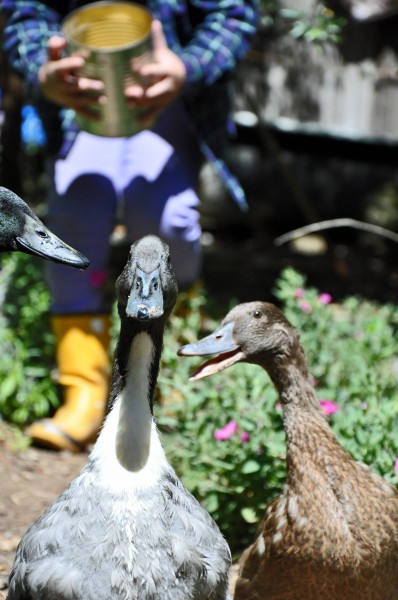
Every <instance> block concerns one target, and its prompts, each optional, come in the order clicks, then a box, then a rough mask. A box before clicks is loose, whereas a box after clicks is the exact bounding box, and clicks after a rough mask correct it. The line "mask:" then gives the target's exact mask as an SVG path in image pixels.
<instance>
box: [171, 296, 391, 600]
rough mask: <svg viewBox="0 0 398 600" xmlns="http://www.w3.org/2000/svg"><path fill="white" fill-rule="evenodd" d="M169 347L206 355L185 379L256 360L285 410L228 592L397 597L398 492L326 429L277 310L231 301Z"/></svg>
mask: <svg viewBox="0 0 398 600" xmlns="http://www.w3.org/2000/svg"><path fill="white" fill-rule="evenodd" d="M178 353H179V354H180V355H182V356H204V355H210V356H211V358H210V359H209V360H208V361H207V362H206V363H205V364H203V365H202V366H200V367H199V368H198V369H197V371H196V373H195V374H194V375H193V376H192V377H191V379H193V380H198V379H201V378H203V377H207V376H209V375H212V374H214V373H218V372H220V371H222V370H224V369H226V368H228V367H230V366H232V365H234V364H235V363H238V362H249V363H253V364H257V365H260V366H261V367H263V368H264V369H265V370H266V371H267V372H268V374H269V376H270V377H271V379H272V381H273V383H274V385H275V387H276V388H277V390H278V393H279V398H280V401H281V404H282V407H283V411H284V427H285V432H286V446H287V454H286V463H287V483H286V487H285V489H284V491H283V492H282V494H281V495H280V496H279V497H277V498H275V499H274V500H273V501H272V502H271V503H270V504H269V505H268V508H267V511H266V513H265V516H264V519H263V521H262V523H261V525H260V531H259V535H258V538H257V540H256V541H255V542H254V544H253V545H252V546H250V547H249V548H248V549H247V550H245V552H244V554H243V555H242V558H241V560H240V571H239V577H238V580H237V585H236V591H235V596H234V597H235V600H247V598H267V599H270V600H283V599H287V598H294V599H295V600H318V599H319V598H324V599H325V600H326V599H327V600H351V599H352V598H354V597H355V598H361V600H373V599H374V598H383V599H384V600H398V492H397V490H396V489H395V488H394V487H393V486H391V485H390V484H389V483H388V482H387V481H385V480H384V479H383V478H382V477H380V476H379V475H377V474H376V473H373V472H372V471H371V470H370V468H369V467H367V466H366V465H364V464H362V463H358V462H356V461H354V460H353V459H352V457H351V456H350V455H349V454H348V453H347V452H346V451H345V449H344V448H343V447H342V446H341V444H340V443H339V442H338V441H337V439H336V438H335V436H334V434H333V432H332V430H331V428H330V427H329V424H328V423H327V420H326V418H325V417H324V415H323V413H322V411H321V408H320V404H319V400H318V398H317V396H316V392H315V388H314V385H313V382H312V380H311V377H310V374H309V370H308V367H307V363H306V359H305V355H304V350H303V347H302V345H301V343H300V337H299V333H298V331H297V330H296V329H295V328H294V327H293V326H292V325H291V324H290V323H289V321H288V320H287V319H286V318H285V317H284V315H283V314H282V313H281V312H280V311H279V310H278V309H277V308H276V307H275V306H274V305H272V304H269V303H267V302H248V303H244V304H240V305H238V306H236V307H235V308H233V309H232V311H230V312H229V313H228V315H227V316H226V317H225V319H224V320H223V322H222V324H221V326H220V327H219V328H218V329H217V330H216V331H215V332H214V333H212V334H211V335H209V336H207V337H206V338H204V339H202V340H201V341H199V342H197V343H193V344H189V345H186V346H184V347H183V348H181V349H180V350H179V352H178ZM264 483H265V484H266V482H264Z"/></svg>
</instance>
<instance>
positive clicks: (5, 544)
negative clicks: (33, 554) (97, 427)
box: [0, 423, 87, 600]
mask: <svg viewBox="0 0 398 600" xmlns="http://www.w3.org/2000/svg"><path fill="white" fill-rule="evenodd" d="M1 428H2V426H1V423H0V430H1ZM3 429H4V424H3ZM10 444H11V445H10ZM86 459H87V455H86V454H80V455H72V454H69V453H62V454H57V453H54V452H49V451H46V450H39V449H36V448H28V449H27V450H25V451H23V452H16V451H15V450H13V448H12V442H10V441H9V442H6V441H3V442H1V441H0V465H1V467H0V469H1V489H0V600H3V599H4V598H5V597H6V587H7V579H8V574H9V572H10V569H11V566H12V563H13V560H14V555H15V550H16V548H17V545H18V543H19V540H20V538H21V536H22V535H23V533H24V532H25V531H26V529H27V528H28V527H29V525H30V524H31V523H32V522H33V521H34V520H35V519H36V518H37V517H39V516H40V515H41V513H42V512H43V511H44V510H45V509H46V508H47V507H48V506H49V505H50V504H51V503H52V501H53V500H54V499H55V498H56V497H57V496H58V495H59V494H60V493H61V492H62V491H63V490H64V489H65V487H66V486H67V485H68V483H69V482H70V481H71V480H72V479H73V478H74V477H75V476H76V475H78V473H79V472H80V470H81V468H82V467H83V465H84V464H85V462H86Z"/></svg>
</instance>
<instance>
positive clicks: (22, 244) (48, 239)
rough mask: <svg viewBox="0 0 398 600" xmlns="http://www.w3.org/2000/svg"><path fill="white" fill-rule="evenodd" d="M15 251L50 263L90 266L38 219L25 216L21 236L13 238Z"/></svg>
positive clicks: (79, 266) (85, 259)
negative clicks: (44, 259) (15, 246)
mask: <svg viewBox="0 0 398 600" xmlns="http://www.w3.org/2000/svg"><path fill="white" fill-rule="evenodd" d="M15 241H16V245H17V249H18V250H21V251H22V252H26V253H27V254H33V255H35V256H40V257H41V258H46V259H47V260H51V261H52V262H56V263H59V264H61V265H66V266H68V267H75V268H76V269H86V268H87V267H88V265H89V264H90V263H89V261H88V259H87V258H86V257H85V256H84V255H83V254H81V253H80V252H78V251H77V250H75V249H74V248H71V246H68V245H67V244H65V242H63V241H62V240H60V239H59V238H58V237H57V236H56V235H54V234H53V233H52V232H51V231H50V230H49V229H47V227H45V226H44V225H43V223H42V222H41V221H40V220H39V219H33V218H32V217H30V216H29V215H25V226H24V230H23V233H22V235H20V236H17V237H16V238H15Z"/></svg>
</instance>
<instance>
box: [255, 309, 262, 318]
mask: <svg viewBox="0 0 398 600" xmlns="http://www.w3.org/2000/svg"><path fill="white" fill-rule="evenodd" d="M262 316H263V313H262V312H261V310H255V311H254V318H255V319H261V317H262Z"/></svg>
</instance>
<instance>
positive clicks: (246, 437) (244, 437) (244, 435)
mask: <svg viewBox="0 0 398 600" xmlns="http://www.w3.org/2000/svg"><path fill="white" fill-rule="evenodd" d="M240 439H241V441H242V442H243V443H244V444H245V443H246V442H248V441H249V440H250V434H249V433H247V431H242V433H241V434H240Z"/></svg>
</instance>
